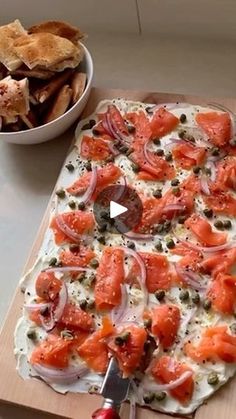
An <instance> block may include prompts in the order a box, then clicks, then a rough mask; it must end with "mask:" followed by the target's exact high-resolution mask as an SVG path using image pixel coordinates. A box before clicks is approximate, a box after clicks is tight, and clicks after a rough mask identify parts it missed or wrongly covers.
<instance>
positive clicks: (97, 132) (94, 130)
mask: <svg viewBox="0 0 236 419" xmlns="http://www.w3.org/2000/svg"><path fill="white" fill-rule="evenodd" d="M92 133H93V135H95V136H97V135H100V131H99V129H97V128H93V130H92Z"/></svg>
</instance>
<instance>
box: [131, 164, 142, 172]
mask: <svg viewBox="0 0 236 419" xmlns="http://www.w3.org/2000/svg"><path fill="white" fill-rule="evenodd" d="M131 168H132V170H133V172H134V173H138V172H139V171H140V166H139V164H137V163H132V165H131Z"/></svg>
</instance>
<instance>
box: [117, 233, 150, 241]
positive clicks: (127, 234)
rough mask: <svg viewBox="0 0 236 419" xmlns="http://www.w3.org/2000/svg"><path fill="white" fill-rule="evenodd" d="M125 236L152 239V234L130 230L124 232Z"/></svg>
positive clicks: (135, 238)
mask: <svg viewBox="0 0 236 419" xmlns="http://www.w3.org/2000/svg"><path fill="white" fill-rule="evenodd" d="M123 235H124V236H125V237H128V238H129V239H133V240H152V239H153V237H154V236H153V235H152V234H142V233H135V232H134V231H128V232H127V233H123Z"/></svg>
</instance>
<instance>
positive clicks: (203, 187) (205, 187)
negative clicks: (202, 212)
mask: <svg viewBox="0 0 236 419" xmlns="http://www.w3.org/2000/svg"><path fill="white" fill-rule="evenodd" d="M200 186H201V190H202V192H203V193H204V194H205V195H210V194H211V192H210V189H209V186H208V182H207V178H206V176H205V175H202V176H201V180H200Z"/></svg>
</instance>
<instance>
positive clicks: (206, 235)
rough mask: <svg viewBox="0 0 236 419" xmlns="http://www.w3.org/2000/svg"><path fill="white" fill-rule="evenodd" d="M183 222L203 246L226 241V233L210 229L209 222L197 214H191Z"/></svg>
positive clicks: (218, 244) (217, 244)
mask: <svg viewBox="0 0 236 419" xmlns="http://www.w3.org/2000/svg"><path fill="white" fill-rule="evenodd" d="M184 224H185V227H187V228H189V229H190V230H191V232H192V233H193V234H194V236H195V237H196V238H197V240H199V241H200V243H201V244H202V245H203V246H220V245H222V244H225V243H226V241H227V234H226V233H218V232H214V231H212V227H211V224H210V223H208V221H206V220H204V219H203V218H201V217H200V216H199V215H197V214H193V215H191V217H189V218H188V219H187V220H186V221H185V223H184Z"/></svg>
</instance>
